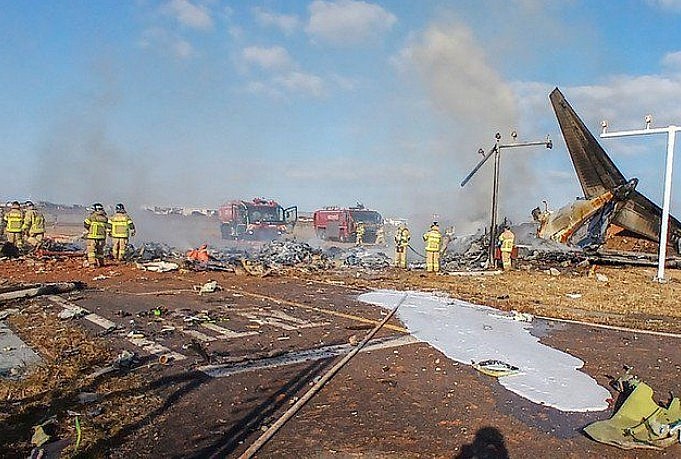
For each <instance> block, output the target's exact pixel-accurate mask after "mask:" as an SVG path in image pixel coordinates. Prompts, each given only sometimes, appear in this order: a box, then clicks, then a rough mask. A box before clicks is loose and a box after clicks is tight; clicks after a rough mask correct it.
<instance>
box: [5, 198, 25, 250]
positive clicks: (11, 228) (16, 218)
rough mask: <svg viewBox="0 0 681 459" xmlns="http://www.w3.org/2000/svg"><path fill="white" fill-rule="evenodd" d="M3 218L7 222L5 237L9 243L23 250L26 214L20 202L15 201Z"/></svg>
mask: <svg viewBox="0 0 681 459" xmlns="http://www.w3.org/2000/svg"><path fill="white" fill-rule="evenodd" d="M2 218H3V220H4V221H5V236H7V242H9V243H10V244H13V245H14V246H15V247H16V248H17V249H19V250H21V249H22V248H23V247H24V238H23V229H22V228H23V226H24V213H23V212H22V211H21V206H20V205H19V202H18V201H13V202H12V204H11V205H10V209H9V210H8V211H7V212H5V215H4V216H3V217H2Z"/></svg>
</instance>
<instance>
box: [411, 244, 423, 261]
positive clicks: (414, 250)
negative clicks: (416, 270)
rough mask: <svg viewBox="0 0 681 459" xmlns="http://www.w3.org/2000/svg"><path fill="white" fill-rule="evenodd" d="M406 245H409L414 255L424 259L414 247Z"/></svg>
mask: <svg viewBox="0 0 681 459" xmlns="http://www.w3.org/2000/svg"><path fill="white" fill-rule="evenodd" d="M407 247H409V248H410V249H411V251H412V252H414V253H415V254H416V255H418V256H419V257H421V258H424V259H425V258H426V256H425V255H421V254H420V253H419V252H417V251H416V249H415V248H413V247H412V246H411V245H407Z"/></svg>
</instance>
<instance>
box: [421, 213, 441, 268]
mask: <svg viewBox="0 0 681 459" xmlns="http://www.w3.org/2000/svg"><path fill="white" fill-rule="evenodd" d="M423 241H424V242H425V243H426V272H429V273H430V272H435V273H436V272H438V271H440V249H441V247H442V233H440V227H439V226H437V222H433V224H432V225H430V230H429V231H428V232H427V233H425V234H424V235H423Z"/></svg>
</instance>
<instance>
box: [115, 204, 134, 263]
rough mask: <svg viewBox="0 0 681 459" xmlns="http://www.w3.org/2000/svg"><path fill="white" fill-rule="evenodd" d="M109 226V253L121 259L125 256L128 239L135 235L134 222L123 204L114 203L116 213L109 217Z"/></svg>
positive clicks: (116, 258)
mask: <svg viewBox="0 0 681 459" xmlns="http://www.w3.org/2000/svg"><path fill="white" fill-rule="evenodd" d="M109 228H110V231H111V240H112V242H113V248H112V254H111V255H112V256H113V259H114V260H118V261H122V260H123V259H124V258H125V248H126V247H127V245H128V239H129V238H130V236H134V235H135V224H134V223H133V222H132V219H131V218H130V216H129V215H128V213H127V212H126V211H125V207H124V206H123V204H120V203H119V204H116V213H115V214H114V215H113V216H112V217H111V218H109Z"/></svg>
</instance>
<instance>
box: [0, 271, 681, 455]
mask: <svg viewBox="0 0 681 459" xmlns="http://www.w3.org/2000/svg"><path fill="white" fill-rule="evenodd" d="M596 274H602V275H604V276H605V278H604V277H603V276H596ZM668 274H669V275H670V281H669V282H668V283H666V284H659V283H655V282H652V281H651V280H652V278H653V277H654V275H655V270H654V269H652V268H615V267H597V268H596V269H595V270H594V269H593V268H582V269H573V268H566V269H562V270H561V273H560V275H557V276H554V275H551V274H550V273H545V272H543V271H532V270H520V271H513V272H509V273H504V274H501V275H486V276H476V277H472V276H453V275H426V273H424V272H423V271H420V270H412V271H400V270H396V269H388V270H384V271H365V270H359V269H351V268H343V269H337V270H332V271H326V272H306V270H302V269H301V270H298V269H290V270H287V271H281V272H275V273H273V274H271V275H269V276H266V277H255V276H248V275H238V274H235V273H229V272H193V271H182V270H180V271H174V272H169V273H154V272H148V271H142V270H139V269H137V268H136V267H135V266H134V265H131V264H127V265H109V266H106V267H104V268H88V269H85V268H82V267H81V260H79V259H47V260H34V259H30V258H27V259H20V260H5V261H0V287H2V286H7V285H15V284H34V283H44V282H57V281H59V282H67V281H82V282H84V283H85V284H87V287H86V288H85V289H84V290H81V291H75V292H71V293H69V294H63V295H60V296H59V297H55V296H50V295H46V296H39V297H36V298H33V299H30V300H22V301H12V302H7V303H3V304H0V311H2V310H6V309H8V308H16V309H18V310H19V312H18V313H15V314H12V315H10V316H9V318H8V319H7V323H8V324H9V326H10V327H11V328H12V329H13V330H14V331H15V332H16V333H17V334H18V335H19V336H20V337H21V338H22V339H23V340H24V341H26V342H27V343H28V344H30V345H31V346H32V347H33V348H34V349H35V350H36V351H37V352H38V353H39V354H40V356H41V357H42V358H43V363H42V364H40V365H39V366H38V367H37V368H35V369H34V370H33V372H32V373H30V374H29V376H28V377H27V378H25V379H21V380H16V381H13V380H5V379H0V456H2V457H10V458H11V457H17V458H18V457H27V456H28V455H29V454H30V452H31V449H32V446H31V436H32V435H33V426H37V425H39V424H41V423H44V422H45V421H48V420H52V421H53V422H52V424H50V425H48V426H46V428H45V429H46V430H49V433H51V434H53V435H52V438H53V439H55V440H58V441H57V442H55V443H52V445H51V448H53V449H55V450H61V454H62V455H63V456H75V457H113V458H134V457H140V458H141V457H144V458H156V457H159V458H160V457H163V458H180V457H182V458H184V457H195V458H203V457H238V456H239V455H240V454H241V453H243V452H244V451H245V450H246V448H247V447H248V446H249V445H251V444H252V443H253V442H254V441H255V440H256V439H257V438H258V437H259V436H260V435H261V434H262V433H263V432H264V431H265V430H266V429H267V427H268V426H270V425H271V424H272V423H273V422H274V421H276V420H277V419H278V418H279V417H280V416H281V415H282V414H283V413H284V412H285V411H286V410H287V409H288V408H289V407H290V406H291V405H293V404H294V403H295V402H296V401H297V400H298V399H299V398H300V397H302V396H303V395H304V394H305V393H306V391H307V390H309V388H310V387H312V385H314V384H315V382H316V381H318V380H319V378H321V377H322V376H323V375H324V374H325V373H326V372H327V371H328V370H329V369H330V368H331V367H332V366H333V365H334V364H335V363H336V362H337V361H338V360H339V359H340V358H341V357H334V356H330V355H328V354H323V352H327V351H329V350H330V349H336V348H334V346H336V347H337V348H338V349H340V351H339V352H338V354H342V353H346V352H348V351H349V350H350V349H352V348H353V347H352V344H354V343H356V342H357V341H361V340H362V339H363V338H364V336H365V335H366V334H367V333H368V332H369V330H370V329H371V328H373V327H374V326H375V324H377V323H378V322H379V321H381V320H382V319H383V317H384V316H385V314H386V311H385V310H382V309H381V308H378V307H374V306H371V305H368V304H365V303H362V302H359V301H358V300H357V296H358V295H359V294H361V293H364V292H367V291H371V290H373V289H377V288H389V289H399V290H421V291H438V292H446V293H448V294H450V295H451V296H452V297H454V298H460V299H463V300H467V301H470V302H473V303H476V304H484V305H488V306H493V307H496V308H499V309H501V310H518V311H521V312H528V313H532V314H534V315H535V316H537V317H545V318H547V319H535V322H534V328H535V333H537V336H539V337H540V339H541V342H543V343H546V344H548V345H550V346H553V347H555V348H557V349H561V350H563V351H565V352H568V353H570V354H572V355H574V356H576V357H578V358H580V359H582V360H583V361H584V362H585V364H584V367H583V369H582V371H584V372H585V373H587V374H589V375H591V376H592V377H593V378H595V380H596V381H597V382H598V383H599V384H601V385H602V386H603V387H609V386H608V383H609V380H610V377H612V376H617V375H620V374H622V372H623V366H625V365H626V366H628V367H632V368H633V371H634V373H635V374H637V375H639V376H640V377H641V378H642V379H643V380H645V381H646V382H647V383H648V384H650V385H651V386H652V387H653V389H654V390H655V394H656V397H657V400H658V401H659V402H663V403H664V402H666V401H668V399H669V394H670V393H673V394H679V393H681V384H680V383H679V381H680V380H679V372H680V371H681V355H680V354H679V353H678V342H679V337H678V336H676V335H674V334H675V333H681V326H680V325H679V321H678V318H679V316H680V315H681V311H680V310H679V307H678V306H679V301H678V298H679V294H681V282H680V281H679V279H681V277H680V274H679V271H675V270H671V271H668ZM599 278H600V280H599ZM606 278H607V280H605V279H606ZM209 280H215V281H217V283H218V284H219V285H220V286H221V288H222V289H221V290H219V291H217V292H215V293H209V294H202V295H199V293H198V291H197V290H196V287H199V286H201V285H203V284H205V283H206V282H208V281H209ZM74 305H75V306H79V307H82V308H85V309H86V310H87V311H88V312H89V315H85V316H81V317H77V318H73V319H66V320H64V319H59V318H58V314H59V313H60V312H61V311H63V310H64V309H65V308H70V307H74ZM553 319H560V320H553ZM107 321H109V322H107ZM578 322H579V323H578ZM103 323H104V326H103V325H102V324H103ZM106 324H113V325H114V326H115V328H107V326H106ZM407 336H408V332H407V331H406V330H405V329H404V328H403V326H402V324H400V323H399V321H398V320H396V319H394V318H393V319H391V320H390V322H388V325H387V326H386V327H384V328H383V329H382V330H381V331H380V332H379V334H378V335H377V336H376V339H378V340H379V341H381V343H382V345H381V346H378V347H377V348H374V349H371V350H369V351H366V352H364V351H363V352H360V353H359V354H358V355H357V356H356V357H354V358H353V359H352V360H351V361H350V362H349V363H348V364H347V365H346V366H345V367H344V368H343V369H342V370H341V371H340V372H339V373H338V374H337V375H336V376H335V377H334V378H333V379H332V380H331V381H330V382H329V383H328V384H327V385H326V386H325V387H324V388H323V389H322V390H321V391H320V392H319V393H318V394H317V395H316V396H315V397H313V398H312V400H311V401H310V402H309V403H308V404H306V405H305V406H304V407H303V408H302V410H301V411H299V412H298V413H297V415H296V416H294V417H293V418H292V419H291V420H290V421H289V422H288V423H287V424H286V425H285V426H284V427H283V428H282V429H281V430H280V431H279V432H278V433H277V434H276V435H274V437H273V438H272V439H271V440H270V441H269V442H268V443H267V444H266V445H265V446H264V447H263V449H261V450H260V451H259V452H258V454H257V457H263V458H269V457H272V458H275V457H276V458H279V457H323V458H327V457H334V458H336V457H337V458H347V457H381V458H404V457H409V458H411V457H427V458H431V457H433V458H453V457H532V456H534V457H580V458H581V457H613V456H614V457H658V456H666V457H679V456H680V455H681V446H679V445H674V446H672V447H670V448H668V449H666V450H665V451H662V452H659V451H650V450H636V451H622V450H619V449H616V448H614V447H611V446H606V445H602V444H599V443H597V442H595V441H593V440H591V439H589V438H588V437H586V436H585V435H584V434H583V433H582V430H581V429H582V428H583V427H584V426H585V425H587V424H589V423H590V422H593V421H595V420H599V419H607V418H609V417H610V416H611V415H612V413H613V410H612V409H608V410H605V411H601V412H592V413H565V412H561V411H558V410H556V409H553V408H550V407H545V406H541V405H537V404H535V403H532V402H530V401H528V400H526V399H523V398H521V397H519V396H517V395H515V394H513V393H511V392H509V391H508V390H506V389H504V388H503V387H502V386H501V385H500V384H499V383H498V381H497V380H496V379H494V378H492V377H489V376H486V375H483V374H481V373H479V372H477V371H476V370H474V369H473V368H472V367H470V366H468V365H462V364H458V363H456V362H454V361H452V360H450V359H448V358H447V357H446V356H444V355H443V354H441V353H440V352H439V351H437V350H435V349H434V348H432V347H431V346H429V345H428V344H426V343H420V342H414V341H413V340H406V337H407ZM140 340H142V341H143V340H148V342H147V344H144V343H142V342H141V341H140ZM150 342H151V343H152V344H153V346H149V343H150ZM154 346H156V347H154ZM159 346H160V347H159ZM124 350H127V351H130V352H133V353H135V355H136V358H135V361H134V363H132V365H131V366H129V367H128V366H124V367H122V368H120V369H116V370H114V371H111V372H108V373H105V374H100V375H97V370H100V369H102V368H103V367H106V366H107V365H109V364H110V363H111V362H113V361H114V360H115V359H116V358H117V356H119V355H120V354H121V352H122V351H124ZM301 351H310V352H311V354H305V355H307V356H308V357H303V358H301V359H298V360H296V359H295V357H296V356H298V355H301V354H300V353H301ZM315 353H319V354H315ZM169 355H170V356H174V358H170V360H169V361H168V362H164V363H161V360H162V359H160V358H159V357H160V356H169ZM309 355H316V356H317V355H318V356H317V357H313V358H310V357H309ZM100 373H101V372H100ZM557 390H559V389H558V388H557ZM83 393H90V394H96V395H91V398H94V401H90V402H89V403H80V402H79V400H78V398H79V394H81V396H82V394H83ZM611 393H612V396H613V402H612V403H613V405H614V403H615V402H614V400H615V399H616V398H617V393H616V392H615V391H614V390H611ZM76 419H77V420H78V424H79V426H80V437H81V438H80V441H78V440H77V439H78V432H77V429H76ZM55 457H56V456H55Z"/></svg>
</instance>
